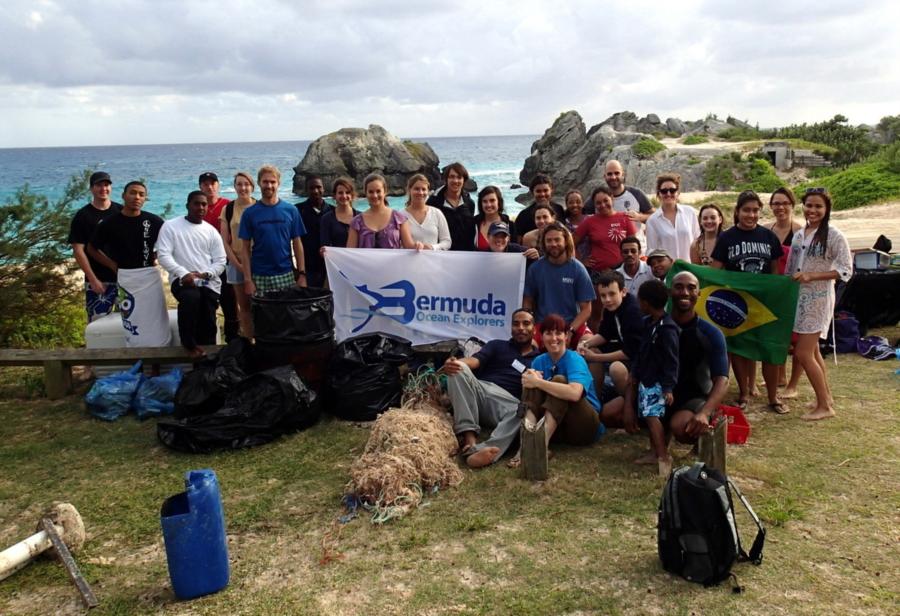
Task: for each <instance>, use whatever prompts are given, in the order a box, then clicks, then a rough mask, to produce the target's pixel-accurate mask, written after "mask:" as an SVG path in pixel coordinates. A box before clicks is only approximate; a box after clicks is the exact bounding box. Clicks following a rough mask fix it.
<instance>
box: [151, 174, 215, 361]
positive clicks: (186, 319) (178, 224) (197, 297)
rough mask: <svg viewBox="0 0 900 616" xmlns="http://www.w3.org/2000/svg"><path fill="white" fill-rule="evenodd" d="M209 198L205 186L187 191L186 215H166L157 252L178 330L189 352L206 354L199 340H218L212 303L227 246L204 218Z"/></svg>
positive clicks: (157, 243) (206, 341)
mask: <svg viewBox="0 0 900 616" xmlns="http://www.w3.org/2000/svg"><path fill="white" fill-rule="evenodd" d="M208 206H209V201H208V199H207V197H206V195H205V194H203V192H201V191H199V190H195V191H193V192H191V194H189V195H188V199H187V216H183V217H178V218H173V219H172V220H168V221H166V223H165V224H164V225H163V227H162V229H160V231H159V239H157V241H156V254H157V258H158V259H159V264H160V265H162V266H163V267H164V268H165V270H166V271H167V272H168V273H169V282H170V283H171V285H172V295H174V296H175V299H177V300H178V335H179V336H180V337H181V344H182V346H184V348H186V349H187V350H188V351H189V353H190V354H191V356H192V357H202V356H203V355H204V354H205V351H204V350H203V347H201V346H200V345H202V344H215V343H216V308H217V307H218V304H219V293H220V290H221V284H222V283H221V279H220V275H221V274H222V272H223V271H224V270H225V246H224V244H223V243H222V236H221V235H220V234H219V232H218V231H217V230H216V229H215V227H213V226H212V225H205V224H203V217H204V216H205V215H206V212H207V208H208Z"/></svg>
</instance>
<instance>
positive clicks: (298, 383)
mask: <svg viewBox="0 0 900 616" xmlns="http://www.w3.org/2000/svg"><path fill="white" fill-rule="evenodd" d="M320 413H321V409H320V404H319V401H318V399H317V397H316V394H315V392H314V391H312V390H311V389H309V388H308V387H307V386H306V384H304V383H303V380H302V379H301V378H300V377H299V376H297V373H296V372H295V371H294V369H293V368H292V367H291V366H279V367H278V368H273V369H271V370H266V371H265V372H260V373H258V374H254V375H251V376H249V377H247V378H246V379H244V380H243V381H241V382H240V384H238V386H237V387H235V388H234V389H233V391H232V392H231V393H230V394H228V396H227V398H226V400H225V404H224V405H223V406H222V408H220V409H219V410H218V411H216V412H215V413H212V414H210V415H199V416H195V417H187V418H184V419H180V420H175V421H160V422H158V423H157V426H156V436H157V438H159V440H160V442H161V443H162V444H163V445H165V446H166V447H170V448H172V449H175V450H177V451H183V452H186V453H211V452H215V451H221V450H226V449H243V448H245V447H255V446H256V445H262V444H265V443H268V442H270V441H273V440H275V439H276V438H278V437H279V436H281V435H282V434H289V433H292V432H298V431H300V430H305V429H306V428H308V427H310V426H311V425H313V424H314V423H316V421H318V419H319V415H320Z"/></svg>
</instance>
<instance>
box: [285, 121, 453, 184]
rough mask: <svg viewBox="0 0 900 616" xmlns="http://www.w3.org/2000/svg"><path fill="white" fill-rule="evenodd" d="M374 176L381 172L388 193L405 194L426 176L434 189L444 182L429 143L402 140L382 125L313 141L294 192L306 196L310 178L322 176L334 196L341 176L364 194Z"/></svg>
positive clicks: (296, 177) (346, 130)
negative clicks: (416, 178)
mask: <svg viewBox="0 0 900 616" xmlns="http://www.w3.org/2000/svg"><path fill="white" fill-rule="evenodd" d="M370 173H380V174H381V175H383V176H384V177H385V179H386V180H387V183H388V194H390V195H402V194H405V192H406V181H407V179H408V178H409V176H411V175H413V174H415V173H423V174H425V176H426V177H427V178H428V181H429V182H431V185H432V187H436V186H439V185H440V183H441V179H440V176H441V174H440V169H439V168H438V157H437V154H435V153H434V150H432V149H431V146H430V145H428V144H427V143H415V142H412V141H401V140H400V139H398V138H397V137H395V136H394V135H392V134H391V133H389V132H388V131H386V130H385V129H384V128H382V127H381V126H378V125H376V124H370V125H369V128H367V129H365V128H342V129H340V130H339V131H336V132H333V133H329V134H327V135H323V136H322V137H319V138H318V139H316V140H315V141H313V142H312V143H311V144H310V145H309V148H308V149H307V150H306V155H305V156H304V157H303V160H302V161H300V164H298V165H297V166H296V167H294V183H293V192H294V194H296V195H300V196H301V197H302V196H305V195H306V186H305V183H306V178H307V177H308V176H310V175H318V176H320V177H321V178H322V180H323V181H324V183H325V190H326V192H328V193H330V191H331V183H332V182H334V180H335V179H336V178H337V177H339V176H347V177H349V178H352V179H353V180H354V181H355V182H356V189H357V191H358V192H359V194H360V195H362V182H363V180H364V179H365V177H366V176H367V175H368V174H370Z"/></svg>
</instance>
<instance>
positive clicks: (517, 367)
mask: <svg viewBox="0 0 900 616" xmlns="http://www.w3.org/2000/svg"><path fill="white" fill-rule="evenodd" d="M512 367H513V368H515V370H516V372H518V373H519V374H522V373H523V372H525V364H523V363H522V362H520V361H519V360H518V359H515V360H513V363H512Z"/></svg>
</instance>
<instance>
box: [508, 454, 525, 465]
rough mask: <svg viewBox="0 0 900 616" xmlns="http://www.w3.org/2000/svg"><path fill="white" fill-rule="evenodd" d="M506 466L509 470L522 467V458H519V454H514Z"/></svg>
mask: <svg viewBox="0 0 900 616" xmlns="http://www.w3.org/2000/svg"><path fill="white" fill-rule="evenodd" d="M506 466H508V467H509V468H519V467H520V466H522V458H521V457H520V456H519V454H516V455H514V456H513V457H511V458H510V459H509V462H507V463H506Z"/></svg>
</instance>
